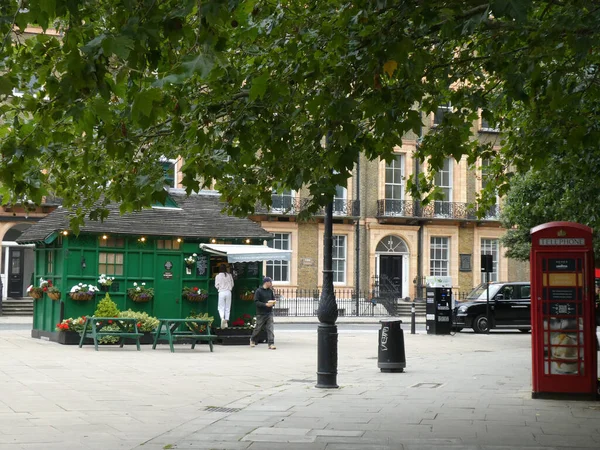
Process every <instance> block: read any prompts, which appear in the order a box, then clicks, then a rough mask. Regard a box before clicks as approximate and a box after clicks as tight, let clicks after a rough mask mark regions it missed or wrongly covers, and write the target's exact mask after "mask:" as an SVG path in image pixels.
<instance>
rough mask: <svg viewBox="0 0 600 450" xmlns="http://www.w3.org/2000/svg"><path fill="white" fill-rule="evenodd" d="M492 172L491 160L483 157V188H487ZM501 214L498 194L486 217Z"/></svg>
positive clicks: (494, 216)
mask: <svg viewBox="0 0 600 450" xmlns="http://www.w3.org/2000/svg"><path fill="white" fill-rule="evenodd" d="M490 178H491V173H490V160H489V159H483V160H482V161H481V189H482V190H483V189H485V187H486V186H487V185H488V183H489V182H490ZM499 215H500V211H499V208H498V196H496V198H495V202H494V204H493V205H492V206H490V208H489V209H488V210H487V211H486V213H485V218H486V219H492V218H497V217H498V216H499Z"/></svg>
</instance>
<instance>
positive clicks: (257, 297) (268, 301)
mask: <svg viewBox="0 0 600 450" xmlns="http://www.w3.org/2000/svg"><path fill="white" fill-rule="evenodd" d="M272 284H273V280H271V278H269V277H264V278H263V285H262V287H259V288H258V289H257V290H256V291H254V304H255V305H256V326H255V327H254V331H253V332H252V336H251V337H250V347H256V336H258V333H260V332H261V330H263V329H264V330H265V331H266V332H267V342H268V344H269V349H271V350H275V349H276V348H277V347H275V335H274V334H273V306H275V303H276V302H275V294H274V293H273V289H271V286H272Z"/></svg>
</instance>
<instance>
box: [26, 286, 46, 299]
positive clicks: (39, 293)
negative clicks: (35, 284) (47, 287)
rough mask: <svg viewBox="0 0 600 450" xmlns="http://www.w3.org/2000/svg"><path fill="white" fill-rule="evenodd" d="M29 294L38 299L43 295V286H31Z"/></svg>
mask: <svg viewBox="0 0 600 450" xmlns="http://www.w3.org/2000/svg"><path fill="white" fill-rule="evenodd" d="M29 295H30V296H31V297H32V298H35V299H36V300H37V299H39V298H42V297H43V295H44V291H43V290H42V288H31V290H30V291H29Z"/></svg>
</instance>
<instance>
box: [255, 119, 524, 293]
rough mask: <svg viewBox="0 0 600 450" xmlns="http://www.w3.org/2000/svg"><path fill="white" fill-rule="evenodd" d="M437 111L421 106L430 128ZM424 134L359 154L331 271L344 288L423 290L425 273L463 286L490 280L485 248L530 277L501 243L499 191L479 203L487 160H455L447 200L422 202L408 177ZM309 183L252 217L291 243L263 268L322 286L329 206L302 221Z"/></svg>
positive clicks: (486, 132) (443, 183) (281, 279)
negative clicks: (389, 150) (387, 153)
mask: <svg viewBox="0 0 600 450" xmlns="http://www.w3.org/2000/svg"><path fill="white" fill-rule="evenodd" d="M436 120H439V113H438V114H436V115H433V114H432V115H431V116H428V117H425V116H424V120H423V122H424V124H425V125H426V126H425V127H424V128H423V133H427V132H429V131H430V129H431V128H432V127H435V122H436ZM485 125H486V124H485V123H482V122H481V121H479V122H477V123H474V124H473V127H474V128H473V131H474V135H475V136H476V137H477V139H480V140H482V141H486V142H492V143H494V142H495V141H497V140H499V135H498V133H497V132H496V131H495V130H494V129H491V128H489V127H487V126H485ZM417 143H418V136H416V135H412V136H411V135H408V136H406V138H405V139H403V141H402V143H401V145H399V146H397V147H396V148H395V149H394V152H395V155H396V160H395V161H394V162H393V163H392V164H387V163H386V162H385V161H383V160H375V161H368V160H367V159H366V158H365V157H364V156H362V157H361V159H360V161H359V163H358V164H357V165H356V167H355V169H354V171H353V176H352V178H351V179H350V180H349V183H348V186H345V187H340V188H338V195H337V197H336V199H335V201H334V225H333V233H334V281H335V283H334V284H335V287H336V288H338V289H348V290H353V289H355V288H356V287H358V289H359V290H360V291H368V292H371V293H373V292H374V290H376V289H377V288H378V287H384V286H387V287H386V288H387V289H394V290H395V292H396V293H397V296H398V297H402V298H406V297H410V298H415V297H418V296H419V295H420V294H421V289H420V287H421V286H422V285H423V282H424V277H427V276H430V275H439V276H449V277H451V278H452V285H453V287H454V289H455V290H458V291H459V292H467V291H469V290H470V289H471V288H473V287H475V286H477V285H478V284H479V283H481V282H482V281H484V279H483V278H482V274H481V272H480V264H481V254H482V253H484V254H492V255H493V259H494V273H492V274H491V279H492V280H502V281H504V280H508V281H522V280H528V279H529V267H528V264H527V263H522V262H518V261H514V260H511V259H508V258H507V257H506V256H505V255H504V253H505V251H504V249H503V248H502V246H501V244H500V241H499V239H500V237H501V236H502V235H503V234H504V233H505V232H506V230H504V229H503V228H502V227H501V224H500V222H499V218H498V216H499V211H500V208H501V200H500V199H498V201H497V205H496V206H495V207H493V208H490V211H489V212H488V214H487V215H486V217H485V218H483V219H478V218H477V216H476V214H475V212H474V209H473V207H472V205H473V204H474V203H475V201H476V198H477V194H478V192H479V191H480V190H481V189H482V186H483V184H484V183H485V161H480V162H478V163H477V164H475V165H471V166H470V165H469V164H468V163H467V161H466V158H463V159H461V160H460V161H458V162H457V161H455V160H448V161H447V162H446V163H445V167H444V170H443V171H442V173H440V174H438V176H437V177H436V184H437V185H438V186H439V187H440V188H441V189H442V192H443V194H444V200H443V201H434V202H433V203H430V204H428V205H422V204H421V203H420V202H419V201H418V200H417V199H413V198H411V197H410V193H408V192H406V189H405V187H406V179H407V178H408V177H409V176H411V175H414V174H416V173H418V172H425V171H427V166H426V165H422V164H418V162H417V161H416V159H415V158H414V154H415V152H416V150H417ZM305 195H306V192H302V191H301V192H297V193H296V192H277V193H276V194H274V195H273V200H274V207H273V208H272V209H271V210H270V211H268V212H266V213H263V214H257V215H255V216H254V217H252V218H253V219H254V220H256V221H258V222H259V223H260V224H261V226H262V227H263V228H264V229H266V230H268V231H270V232H272V233H274V235H275V239H274V240H273V241H272V242H271V243H270V244H269V245H272V246H275V247H277V248H283V249H290V250H292V255H293V256H292V261H291V262H290V263H289V264H288V265H287V267H279V266H278V263H277V262H267V263H266V264H265V267H264V270H265V273H267V274H268V275H270V276H273V277H274V280H275V281H274V284H275V285H276V286H278V287H281V288H284V287H287V288H292V289H295V288H298V289H318V288H320V287H321V285H322V269H323V266H322V258H323V230H324V226H323V216H317V217H315V218H314V219H313V220H312V221H309V222H300V221H298V220H297V213H298V211H299V209H300V208H301V205H302V203H303V199H304V196H305Z"/></svg>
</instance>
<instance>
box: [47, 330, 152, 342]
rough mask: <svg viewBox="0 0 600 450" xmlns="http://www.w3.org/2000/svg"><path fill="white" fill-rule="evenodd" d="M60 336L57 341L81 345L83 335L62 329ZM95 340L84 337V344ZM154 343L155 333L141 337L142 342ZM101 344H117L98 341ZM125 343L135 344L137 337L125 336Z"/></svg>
mask: <svg viewBox="0 0 600 450" xmlns="http://www.w3.org/2000/svg"><path fill="white" fill-rule="evenodd" d="M57 334H58V338H57V342H58V343H59V344H63V345H79V340H80V339H81V335H80V334H79V333H78V332H76V331H60V332H58V333H57ZM93 343H94V340H93V339H92V338H91V337H86V338H85V339H84V344H93ZM153 343H154V333H144V335H143V336H142V337H141V338H140V344H145V345H150V344H153ZM98 344H100V345H116V344H102V343H100V342H98ZM125 344H127V345H133V344H135V339H132V338H125Z"/></svg>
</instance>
